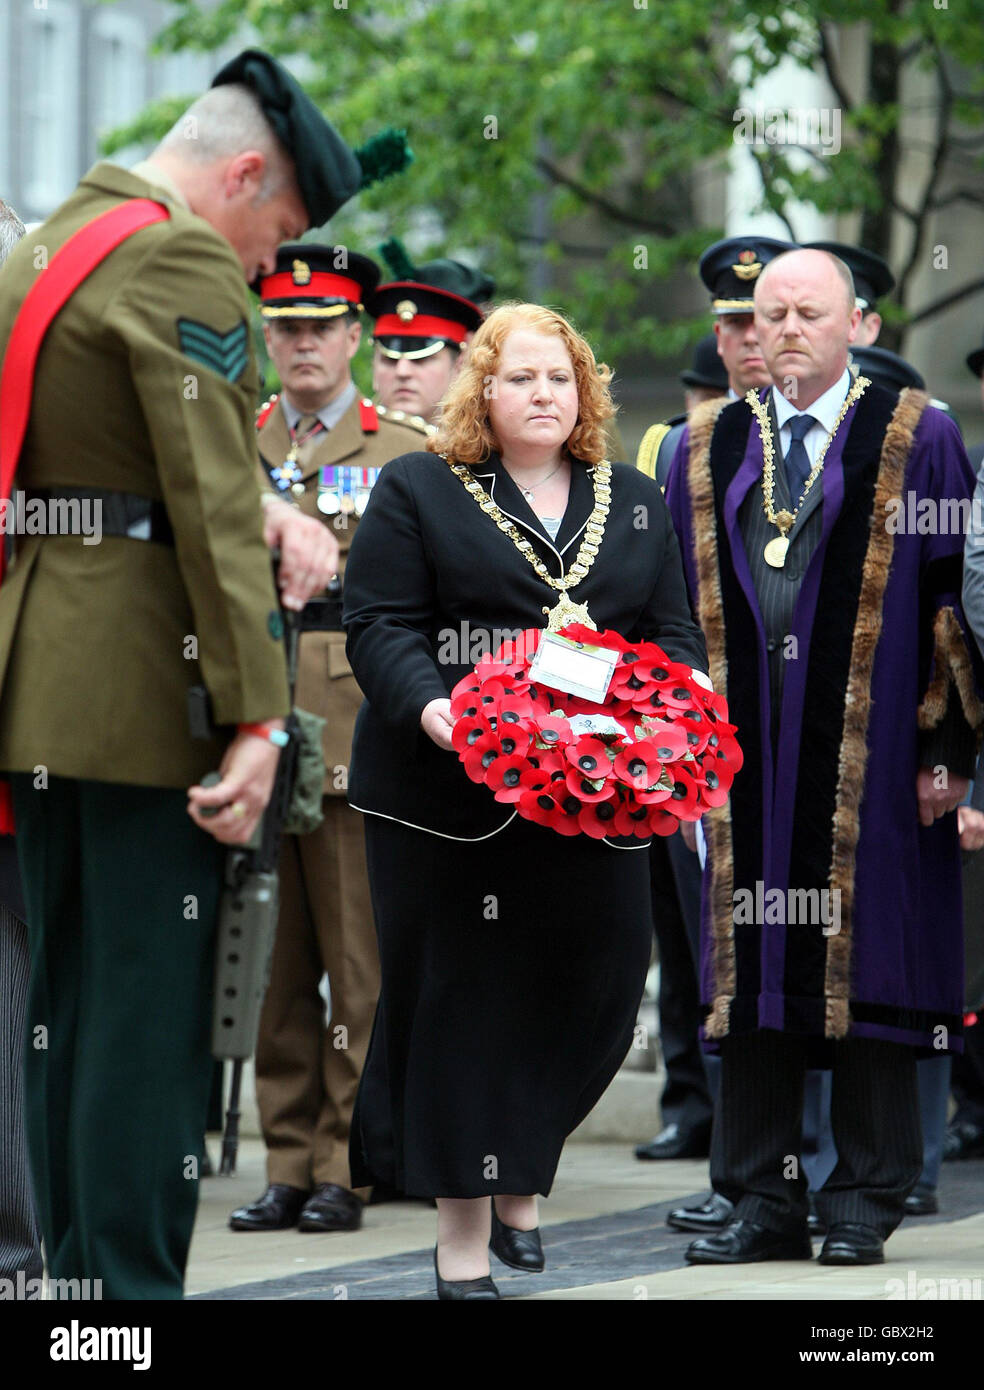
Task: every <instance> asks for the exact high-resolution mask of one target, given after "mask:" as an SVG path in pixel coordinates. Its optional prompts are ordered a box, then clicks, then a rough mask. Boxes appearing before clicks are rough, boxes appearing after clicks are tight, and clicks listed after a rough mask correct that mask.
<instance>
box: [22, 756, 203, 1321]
mask: <svg viewBox="0 0 984 1390" xmlns="http://www.w3.org/2000/svg"><path fill="white" fill-rule="evenodd" d="M11 780H12V783H13V796H14V812H15V816H16V821H17V836H16V838H17V845H18V850H19V853H20V863H21V873H22V876H23V880H24V897H25V901H26V904H27V916H28V926H29V933H30V952H31V983H30V991H29V994H28V1002H27V1038H26V1053H25V1056H26V1066H25V1096H26V1104H25V1112H26V1123H27V1133H28V1146H29V1150H30V1156H31V1172H32V1176H33V1179H34V1192H35V1196H36V1200H37V1205H38V1211H39V1217H40V1221H41V1230H42V1234H43V1236H44V1243H45V1253H46V1255H47V1261H48V1269H49V1273H50V1275H51V1277H52V1278H60V1279H86V1278H88V1279H101V1280H102V1296H103V1298H117V1299H156V1298H162V1299H163V1298H180V1297H181V1296H182V1285H183V1280H184V1269H185V1263H186V1260H187V1255H188V1246H189V1244H190V1242H191V1232H192V1227H193V1224H194V1219H195V1208H196V1206H197V1201H198V1160H199V1156H200V1154H201V1148H202V1134H203V1131H204V1124H205V1111H206V1104H207V1100H208V1092H209V1080H210V1074H211V1060H210V1055H209V1036H210V1025H211V998H212V978H213V952H214V940H215V924H216V919H217V912H218V901H219V892H220V888H221V880H222V865H223V854H224V851H223V848H222V846H220V845H219V844H217V843H216V842H215V841H214V840H212V839H211V838H210V837H209V836H208V835H206V834H205V833H204V832H203V831H201V830H199V829H198V827H197V826H196V825H195V824H194V823H193V822H192V820H191V819H190V818H189V816H188V814H187V812H186V810H185V806H186V804H187V797H186V796H185V793H184V792H183V791H174V790H169V789H161V788H152V787H129V786H121V785H118V784H116V783H109V782H84V781H76V780H72V779H67V778H58V777H53V776H52V777H50V778H49V782H48V786H47V787H46V788H44V789H38V788H35V786H34V779H33V777H32V776H30V775H29V774H14V776H13V777H12V779H11Z"/></svg>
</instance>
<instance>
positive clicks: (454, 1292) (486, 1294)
mask: <svg viewBox="0 0 984 1390" xmlns="http://www.w3.org/2000/svg"><path fill="white" fill-rule="evenodd" d="M434 1273H435V1275H436V1276H437V1296H438V1298H441V1299H458V1298H480V1299H486V1300H488V1299H493V1298H500V1297H501V1294H500V1293H499V1290H498V1289H497V1288H496V1286H495V1284H493V1282H492V1275H491V1274H483V1275H482V1277H481V1278H480V1279H442V1278H441V1271H440V1270H439V1269H438V1267H437V1246H436V1245H435V1247H434Z"/></svg>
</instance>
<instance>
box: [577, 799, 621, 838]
mask: <svg viewBox="0 0 984 1390" xmlns="http://www.w3.org/2000/svg"><path fill="white" fill-rule="evenodd" d="M617 816H618V803H617V802H616V801H615V799H614V798H613V797H609V799H608V800H607V801H596V802H594V803H593V804H592V805H589V806H582V808H581V810H580V811H579V812H578V813H577V823H578V827H579V829H580V830H582V831H583V832H584V834H585V835H590V836H591V837H592V838H593V839H595V840H603V839H604V838H605V836H606V835H614V834H615V833H616V832H615V821H616V818H617Z"/></svg>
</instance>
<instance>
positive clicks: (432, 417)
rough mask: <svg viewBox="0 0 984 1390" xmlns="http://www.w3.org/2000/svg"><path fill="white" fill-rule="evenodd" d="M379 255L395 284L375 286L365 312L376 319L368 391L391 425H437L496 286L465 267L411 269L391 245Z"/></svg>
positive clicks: (447, 263)
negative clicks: (395, 422)
mask: <svg viewBox="0 0 984 1390" xmlns="http://www.w3.org/2000/svg"><path fill="white" fill-rule="evenodd" d="M382 251H383V255H384V256H386V257H387V260H388V262H389V264H390V265H391V266H396V267H399V269H397V270H396V272H395V273H396V277H397V278H396V279H395V280H390V281H388V282H387V283H386V284H384V285H380V286H379V288H378V290H377V291H376V293H375V294H374V295H373V300H372V304H371V306H370V310H369V312H370V313H371V314H372V315H373V317H374V318H375V320H376V328H375V331H374V333H373V343H374V349H373V359H372V379H373V390H374V391H375V393H376V397H377V400H378V402H379V406H380V408H381V409H382V410H384V411H385V412H386V413H387V415H388V416H389V417H390V418H391V419H396V420H402V419H404V418H407V417H409V418H410V419H411V420H412V421H413V422H414V423H424V422H426V423H427V424H429V425H436V424H437V420H438V417H439V416H440V413H441V412H440V403H441V401H442V400H443V399H444V397H445V395H446V394H447V390H448V387H449V386H450V385H451V382H452V381H453V380H454V378H455V376H456V375H457V372H458V368H459V366H460V365H461V353H462V349H463V348H464V347H465V346H466V345H467V343H468V342H469V340H470V339H471V337H472V334H473V333H474V332H475V330H476V328H477V327H478V326H479V324H480V323H481V322H482V309H481V307H480V306H481V304H482V303H484V302H485V301H486V300H488V299H490V298H491V297H492V295H493V294H494V293H495V281H494V280H493V279H492V278H491V277H490V276H488V275H485V274H483V273H482V272H481V271H479V270H473V269H472V268H471V266H468V265H465V264H464V262H463V261H451V260H437V261H428V262H426V263H425V264H424V265H421V266H413V265H411V264H410V262H409V260H408V259H407V256H406V252H405V251H404V250H403V248H402V246H401V245H400V243H399V242H398V241H396V240H395V239H393V240H390V241H388V242H387V243H386V244H385V245H384V246H383V247H382Z"/></svg>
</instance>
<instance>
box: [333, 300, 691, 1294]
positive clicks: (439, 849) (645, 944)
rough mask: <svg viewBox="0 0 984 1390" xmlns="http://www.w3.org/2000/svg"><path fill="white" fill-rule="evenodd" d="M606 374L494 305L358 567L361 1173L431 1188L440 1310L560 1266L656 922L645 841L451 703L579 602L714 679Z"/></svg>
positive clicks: (518, 311) (572, 334)
mask: <svg viewBox="0 0 984 1390" xmlns="http://www.w3.org/2000/svg"><path fill="white" fill-rule="evenodd" d="M610 379H611V373H610V371H609V369H608V368H607V367H605V366H603V365H601V366H600V365H598V364H597V363H596V361H595V358H594V354H593V353H592V351H591V348H590V346H589V345H588V344H587V343H586V342H585V340H584V339H583V338H582V337H580V335H579V334H578V333H577V332H576V331H575V330H574V329H573V328H572V327H571V325H570V324H569V323H568V322H567V321H566V319H564V318H563V317H561V315H560V314H558V313H555V312H553V311H552V310H550V309H545V308H542V307H540V306H539V305H534V304H509V305H504V306H502V307H501V308H499V309H496V310H495V311H494V312H493V313H492V314H490V315H489V317H488V318H487V319H486V320H485V322H484V323H483V324H482V326H481V327H480V328H479V330H478V332H477V333H476V335H475V338H474V340H473V342H472V345H471V349H470V352H469V354H468V357H467V358H466V360H465V362H464V364H463V366H462V368H461V371H460V373H459V375H458V377H457V379H456V381H455V382H454V383H453V385H452V387H451V390H450V392H449V394H448V397H447V399H446V401H445V403H444V409H443V413H442V417H441V424H440V428H439V431H438V433H437V435H436V436H434V437H433V438H432V439H431V440H429V441H428V449H429V450H430V451H431V452H428V453H416V454H407V455H404V456H403V457H402V458H399V459H394V460H392V461H391V462H390V463H388V464H387V465H386V468H385V469H384V470H383V473H382V476H381V477H380V479H379V481H378V482H377V483H376V486H375V487H374V489H373V493H372V498H371V501H370V503H369V506H368V508H367V510H366V513H365V515H364V517H363V518H362V521H361V523H360V525H359V529H358V531H357V533H356V535H355V538H354V540H353V543H352V548H351V551H350V555H349V560H348V566H347V569H346V575H345V591H346V592H345V626H346V630H347V632H348V643H347V651H348V656H349V660H350V662H351V665H352V669H353V670H354V672H355V675H356V677H357V679H358V682H359V685H360V687H361V689H362V690H363V692H364V693H365V696H366V703H365V704H364V705H363V707H362V710H361V713H360V715H359V719H358V722H357V725H356V732H355V742H354V746H353V758H352V767H351V772H350V778H349V799H350V801H351V802H352V804H353V805H354V806H356V807H357V808H359V809H360V810H362V811H363V812H365V813H366V845H367V851H368V859H369V877H370V882H371V885H372V893H373V907H374V911H375V915H376V929H377V933H378V937H379V948H380V961H381V966H382V989H381V993H380V999H379V1005H378V1009H377V1013H376V1023H375V1029H374V1032H373V1037H372V1042H371V1044H370V1049H369V1056H368V1059H367V1061H366V1066H365V1070H364V1072H363V1076H362V1083H361V1086H360V1089H359V1095H358V1099H357V1102H356V1108H355V1115H354V1117H353V1124H352V1145H351V1147H352V1172H353V1181H354V1182H355V1183H356V1184H357V1185H366V1186H368V1185H370V1184H372V1183H374V1182H380V1183H385V1184H388V1185H390V1186H392V1187H396V1188H399V1189H401V1190H402V1191H403V1192H405V1193H407V1194H408V1195H412V1196H419V1197H436V1198H437V1207H438V1243H437V1249H436V1251H435V1266H436V1270H437V1283H438V1296H439V1297H441V1298H455V1299H459V1298H497V1297H498V1292H497V1290H496V1288H495V1285H494V1284H493V1282H492V1279H491V1276H490V1272H489V1256H488V1250H489V1247H490V1245H491V1249H492V1250H493V1252H494V1253H495V1254H496V1256H497V1257H498V1258H499V1259H500V1260H501V1261H502V1262H503V1263H505V1264H507V1265H510V1266H512V1267H513V1268H517V1269H521V1270H526V1271H536V1270H540V1269H542V1268H543V1267H544V1257H543V1250H542V1246H541V1243H540V1237H539V1229H538V1216H537V1200H536V1194H538V1193H540V1194H542V1195H543V1196H547V1195H548V1194H549V1192H550V1188H551V1185H552V1183H553V1179H554V1174H555V1172H556V1168H557V1164H558V1161H559V1159H560V1153H561V1150H562V1148H563V1144H564V1140H565V1139H566V1137H567V1135H568V1134H570V1132H571V1131H572V1130H573V1129H574V1128H575V1127H576V1126H577V1125H578V1124H580V1122H581V1121H582V1120H583V1119H584V1117H585V1116H586V1115H587V1114H588V1112H589V1111H590V1110H591V1108H592V1107H593V1106H594V1104H595V1102H596V1101H597V1100H598V1098H599V1097H600V1096H601V1094H602V1092H603V1091H604V1090H605V1088H606V1087H607V1086H608V1084H609V1082H610V1081H611V1079H612V1077H613V1076H614V1074H615V1072H616V1071H617V1070H618V1067H619V1065H620V1063H621V1062H622V1059H623V1058H624V1056H625V1053H626V1051H627V1050H628V1047H629V1044H630V1042H631V1040H632V1030H633V1026H634V1024H635V1019H636V1011H637V1008H638V1004H639V1000H640V997H641V994H642V988H643V983H644V979H645V974H646V969H647V966H648V962H649V949H650V941H651V932H652V924H651V917H650V904H649V866H648V855H646V854H645V853H637V852H633V851H634V850H637V849H642V850H645V848H646V847H647V845H648V841H643V840H634V841H632V842H631V845H630V844H629V843H628V842H624V841H619V840H598V839H594V838H589V837H588V836H587V835H575V836H570V837H566V836H562V835H559V834H557V833H556V832H555V831H554V830H553V829H552V828H549V827H547V826H544V825H539V824H535V823H533V822H530V821H527V820H522V819H519V818H517V817H516V816H515V815H514V808H513V807H511V806H506V805H503V804H501V803H500V802H497V801H496V800H495V799H494V798H493V796H492V795H491V794H490V792H489V790H488V788H486V787H485V786H480V785H477V784H475V783H473V782H471V781H469V779H468V777H467V776H466V774H465V771H464V769H463V767H462V766H461V763H460V762H459V761H458V758H457V756H456V754H455V752H454V751H453V745H452V740H451V733H452V728H453V724H454V720H453V717H452V713H451V702H450V699H449V695H450V691H451V690H452V689H453V687H454V686H455V684H456V683H457V682H458V681H459V680H460V679H461V678H462V677H463V676H465V675H467V674H468V673H469V672H470V671H471V670H472V668H473V666H474V665H475V662H476V660H477V659H479V658H480V657H482V656H484V655H488V654H489V651H490V649H491V644H492V642H493V641H495V642H496V643H497V642H498V641H499V640H501V634H502V632H503V630H512V631H523V630H525V629H528V628H543V627H546V626H548V623H549V624H550V625H552V626H554V627H557V626H562V625H563V622H564V621H567V620H570V619H571V615H573V614H574V613H577V614H578V615H579V616H581V618H582V621H583V620H584V619H585V617H586V618H587V620H588V621H589V622H591V623H593V624H594V626H595V627H597V628H598V629H605V628H611V629H614V630H615V631H617V632H619V633H621V634H622V635H623V636H624V637H626V638H628V639H630V640H633V641H634V640H652V641H656V642H658V643H659V645H660V646H661V647H662V648H663V649H664V650H665V651H666V652H667V654H668V655H669V656H670V657H671V658H672V659H673V660H675V661H682V662H686V663H687V664H689V665H691V666H693V667H694V668H695V669H697V670H698V671H703V670H704V669H706V652H705V648H704V641H703V637H702V635H701V632H700V629H699V628H698V627H697V625H696V624H695V622H694V621H693V617H692V615H691V612H690V607H689V603H688V600H687V596H686V590H685V587H684V580H683V572H682V568H681V563H680V554H679V550H678V547H677V541H676V537H675V535H674V532H673V527H672V525H671V523H670V519H669V515H668V513H667V510H666V507H665V504H664V502H663V497H662V494H661V492H660V489H659V487H658V486H657V485H656V484H655V483H654V482H653V481H652V480H651V479H649V478H646V477H644V476H643V475H642V474H640V473H638V472H636V470H635V469H633V468H630V467H629V466H627V465H625V464H622V463H616V464H611V463H609V462H608V461H607V460H606V459H605V458H604V449H605V439H606V424H607V422H608V421H609V420H610V419H611V417H612V416H613V414H614V406H613V405H612V401H611V396H610V394H609V390H608V384H609V381H610ZM585 610H586V612H585ZM493 634H495V636H494V637H493ZM490 1198H491V1199H492V1200H490Z"/></svg>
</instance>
